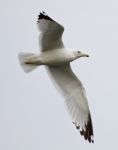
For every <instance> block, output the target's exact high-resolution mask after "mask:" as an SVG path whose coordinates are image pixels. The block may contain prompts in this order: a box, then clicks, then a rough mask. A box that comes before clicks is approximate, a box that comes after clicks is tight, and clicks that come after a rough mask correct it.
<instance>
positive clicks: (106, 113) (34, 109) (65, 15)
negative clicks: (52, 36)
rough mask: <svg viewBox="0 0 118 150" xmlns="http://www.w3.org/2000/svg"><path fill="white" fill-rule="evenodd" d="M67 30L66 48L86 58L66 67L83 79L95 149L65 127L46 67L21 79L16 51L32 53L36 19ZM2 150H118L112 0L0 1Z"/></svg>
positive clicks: (117, 58) (117, 34) (115, 7)
mask: <svg viewBox="0 0 118 150" xmlns="http://www.w3.org/2000/svg"><path fill="white" fill-rule="evenodd" d="M42 10H43V11H46V12H47V14H48V15H50V16H51V17H52V18H53V19H55V20H57V21H58V22H59V23H61V24H62V25H63V26H64V27H65V32H64V36H63V40H64V43H65V45H66V46H67V47H70V48H76V49H78V50H81V51H83V52H87V53H88V54H89V55H90V58H88V59H80V60H76V61H75V62H73V63H72V67H73V70H74V72H75V73H76V74H77V76H78V77H79V78H80V80H81V81H82V82H83V84H84V86H85V88H86V91H87V96H88V101H89V106H90V110H91V114H92V119H93V126H94V134H95V144H89V143H88V142H86V141H84V139H83V137H81V136H80V134H79V132H78V130H76V129H75V127H74V125H73V124H72V123H71V119H70V117H69V115H68V113H67V111H66V108H65V106H64V100H63V98H62V97H61V96H60V95H59V94H58V92H57V91H56V90H55V88H54V87H53V85H52V83H51V81H50V79H49V77H48V75H47V73H46V71H45V68H44V67H40V68H38V69H37V70H35V71H33V72H32V73H30V74H25V73H24V72H23V71H22V69H21V67H20V65H19V62H18V59H17V54H18V52H20V51H26V52H38V38H37V37H38V34H39V33H38V30H37V26H36V21H37V15H38V13H39V12H40V11H42ZM0 26H1V28H0V51H1V55H0V61H1V63H0V68H1V73H0V74H1V78H0V83H1V84H0V89H1V94H0V150H39V149H40V150H41V149H48V150H53V149H54V150H60V149H67V150H72V149H74V150H78V149H83V150H85V149H87V150H99V149H107V150H111V149H116V147H118V117H117V114H118V79H117V78H118V67H117V65H118V41H117V40H118V1H117V0H72V1H68V0H65V1H64V0H59V1H55V0H50V1H48V0H33V1H28V0H20V1H19V0H10V1H8V0H4V1H2V0H1V1H0Z"/></svg>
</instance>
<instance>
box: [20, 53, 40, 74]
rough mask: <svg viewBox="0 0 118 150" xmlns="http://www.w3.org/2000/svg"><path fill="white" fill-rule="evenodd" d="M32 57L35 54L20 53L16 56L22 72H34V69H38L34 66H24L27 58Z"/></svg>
mask: <svg viewBox="0 0 118 150" xmlns="http://www.w3.org/2000/svg"><path fill="white" fill-rule="evenodd" d="M32 56H35V54H33V53H24V52H21V53H19V55H18V59H19V62H20V65H21V67H22V69H23V70H24V72H26V73H29V72H31V71H32V70H34V69H35V68H36V67H38V66H37V65H35V64H26V63H25V61H26V59H27V58H29V57H32Z"/></svg>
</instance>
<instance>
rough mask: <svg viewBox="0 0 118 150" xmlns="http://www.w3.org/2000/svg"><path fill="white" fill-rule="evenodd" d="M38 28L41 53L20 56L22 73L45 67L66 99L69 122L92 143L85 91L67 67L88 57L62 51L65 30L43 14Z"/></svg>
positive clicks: (73, 51) (69, 51)
mask: <svg viewBox="0 0 118 150" xmlns="http://www.w3.org/2000/svg"><path fill="white" fill-rule="evenodd" d="M37 25H38V28H39V30H40V31H41V33H40V37H39V43H40V47H41V53H40V54H38V55H35V54H27V53H20V54H19V60H20V63H21V66H22V67H23V69H24V71H25V72H30V71H32V70H33V69H35V68H36V67H37V66H39V65H46V68H47V70H48V73H49V75H50V77H51V79H52V81H53V82H54V83H55V85H56V87H57V88H58V89H59V91H60V92H61V94H62V95H63V97H64V98H65V103H66V106H67V109H68V111H69V113H70V116H71V118H72V122H73V123H74V124H75V126H76V128H77V129H80V133H81V135H83V136H84V138H85V139H86V140H88V141H89V142H93V127H92V120H91V115H90V111H89V106H88V102H87V98H86V94H85V90H84V88H83V85H82V83H81V81H80V80H79V79H78V78H77V77H76V76H75V74H74V73H73V71H72V70H71V67H70V62H71V61H73V60H75V59H78V58H80V57H88V55H87V54H82V53H81V52H80V51H75V50H70V49H67V48H65V46H64V44H63V42H62V34H63V31H64V27H63V26H61V25H60V24H59V23H57V22H56V21H54V20H53V19H52V18H50V17H49V16H47V15H46V14H45V13H44V12H43V13H40V15H39V16H38V21H37Z"/></svg>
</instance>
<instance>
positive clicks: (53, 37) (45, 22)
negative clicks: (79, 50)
mask: <svg viewBox="0 0 118 150" xmlns="http://www.w3.org/2000/svg"><path fill="white" fill-rule="evenodd" d="M37 25H38V28H39V30H40V32H41V33H40V36H39V44H40V47H41V51H46V50H51V49H57V48H63V47H64V45H63V42H62V34H63V31H64V27H63V26H62V25H60V24H59V23H57V22H56V21H54V20H53V19H52V18H50V17H49V16H47V15H46V14H45V12H42V13H40V14H39V16H38V21H37Z"/></svg>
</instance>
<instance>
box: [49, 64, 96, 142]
mask: <svg viewBox="0 0 118 150" xmlns="http://www.w3.org/2000/svg"><path fill="white" fill-rule="evenodd" d="M47 68H48V72H49V74H50V76H51V78H52V80H53V81H54V83H55V85H56V86H57V88H58V89H59V90H60V92H61V93H62V95H63V96H64V98H65V99H66V101H65V102H66V105H67V109H68V111H69V113H70V115H71V117H72V120H73V123H74V124H75V126H76V128H77V129H79V130H80V134H81V135H83V136H84V138H85V139H86V140H88V141H89V142H94V141H93V127H92V121H91V116H90V111H89V106H88V102H87V99H86V95H85V91H84V88H83V86H82V83H81V81H80V80H79V79H78V78H77V77H76V76H75V74H74V73H73V72H72V70H71V68H70V65H64V66H58V67H57V66H50V67H47Z"/></svg>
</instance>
